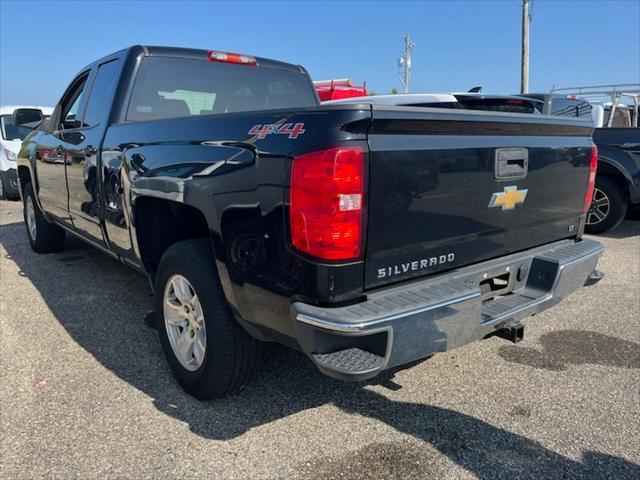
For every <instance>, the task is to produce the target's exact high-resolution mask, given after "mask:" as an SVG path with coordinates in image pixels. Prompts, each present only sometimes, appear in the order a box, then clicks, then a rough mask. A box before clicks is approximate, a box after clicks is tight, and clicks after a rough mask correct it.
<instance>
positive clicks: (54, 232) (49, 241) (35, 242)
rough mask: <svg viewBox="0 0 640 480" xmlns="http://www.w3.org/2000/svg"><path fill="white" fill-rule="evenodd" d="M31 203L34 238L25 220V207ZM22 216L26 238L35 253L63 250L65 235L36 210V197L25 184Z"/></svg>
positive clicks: (31, 188)
mask: <svg viewBox="0 0 640 480" xmlns="http://www.w3.org/2000/svg"><path fill="white" fill-rule="evenodd" d="M29 202H31V204H32V205H33V211H34V217H35V225H36V229H35V238H34V236H33V235H32V233H31V231H30V228H29V220H28V219H27V205H28V203H29ZM22 205H23V209H22V210H23V215H24V223H25V226H26V228H27V238H28V239H29V243H30V244H31V248H32V249H33V251H34V252H37V253H51V252H59V251H60V250H62V249H63V248H64V241H65V233H64V230H63V229H62V228H60V227H58V226H57V225H53V224H52V223H49V222H48V221H47V220H46V219H45V218H44V216H43V215H42V212H41V211H40V209H39V208H38V203H37V202H36V197H35V195H34V193H33V187H32V186H31V183H27V184H26V185H25V188H24V199H23V204H22Z"/></svg>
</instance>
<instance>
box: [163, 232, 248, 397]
mask: <svg viewBox="0 0 640 480" xmlns="http://www.w3.org/2000/svg"><path fill="white" fill-rule="evenodd" d="M155 297H156V298H155V311H156V319H157V327H158V333H159V335H160V341H161V343H162V348H163V350H164V353H165V356H166V358H167V363H168V364H169V367H170V368H171V371H172V373H173V375H174V376H175V378H176V380H177V381H178V383H180V385H181V386H182V387H183V388H184V389H185V390H186V391H187V392H189V393H190V394H192V395H193V396H195V397H197V398H199V399H201V400H207V399H210V398H216V397H222V396H224V395H227V394H229V393H231V392H233V391H234V390H237V389H238V388H240V387H242V386H243V385H244V384H245V383H246V381H247V380H248V378H249V376H250V374H251V372H252V370H253V366H254V361H255V350H256V345H255V340H254V339H253V338H251V337H250V336H249V335H248V334H247V333H246V332H245V331H244V330H243V329H242V327H241V326H240V325H239V324H238V322H237V321H236V320H235V319H234V318H233V314H232V313H231V309H230V308H229V305H228V304H227V302H226V299H225V297H224V293H223V291H222V286H221V285H220V280H219V279H218V275H217V271H216V265H215V258H214V256H213V251H212V248H211V245H210V243H209V241H208V240H186V241H183V242H178V243H175V244H173V245H172V246H171V247H169V248H168V249H167V251H166V252H165V253H164V255H163V256H162V259H161V260H160V265H159V267H158V272H157V273H156V277H155Z"/></svg>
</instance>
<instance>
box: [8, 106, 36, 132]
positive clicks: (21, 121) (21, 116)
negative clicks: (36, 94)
mask: <svg viewBox="0 0 640 480" xmlns="http://www.w3.org/2000/svg"><path fill="white" fill-rule="evenodd" d="M12 118H13V124H14V125H15V126H16V127H27V128H32V129H33V128H36V127H37V126H38V124H40V122H42V121H43V120H44V115H43V114H42V110H40V109H38V108H16V109H15V110H14V111H13V116H12Z"/></svg>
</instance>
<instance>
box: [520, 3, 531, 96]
mask: <svg viewBox="0 0 640 480" xmlns="http://www.w3.org/2000/svg"><path fill="white" fill-rule="evenodd" d="M530 23H531V16H529V0H522V57H521V75H520V93H527V92H528V91H529V24H530Z"/></svg>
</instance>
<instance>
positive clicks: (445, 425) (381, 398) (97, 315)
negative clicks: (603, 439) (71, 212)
mask: <svg viewBox="0 0 640 480" xmlns="http://www.w3.org/2000/svg"><path fill="white" fill-rule="evenodd" d="M2 240H3V241H2V243H3V247H4V248H5V249H6V250H7V255H6V257H7V258H5V259H3V261H13V262H15V264H16V265H17V266H18V267H19V269H20V274H21V275H22V276H25V277H27V278H28V279H29V280H30V281H31V282H32V284H33V285H34V286H35V288H37V290H38V291H39V293H40V295H41V296H42V298H43V299H44V301H45V302H46V304H47V306H48V308H49V309H50V311H51V312H52V314H53V315H54V316H55V318H56V319H57V321H58V322H59V323H60V325H61V326H62V327H64V329H65V330H66V332H67V333H68V334H69V335H70V336H71V337H72V338H73V340H74V341H76V342H77V343H78V344H79V345H80V346H81V347H82V348H84V349H85V350H86V351H87V352H89V353H90V354H91V355H92V356H93V357H94V358H95V359H96V360H97V361H98V362H100V363H101V364H102V365H103V366H104V367H105V368H107V369H109V370H110V371H111V372H113V373H114V374H115V375H117V376H118V377H119V378H120V379H122V380H123V381H125V382H127V383H129V384H131V385H132V386H133V387H135V388H137V389H139V390H140V391H142V392H144V393H145V394H147V395H149V396H150V397H151V398H153V403H154V405H155V406H156V408H157V409H158V410H159V411H160V412H163V413H165V414H166V415H168V416H170V417H172V418H174V419H176V420H178V421H181V422H185V423H186V424H188V425H189V427H190V429H191V431H192V432H193V433H195V434H197V435H200V436H202V437H204V438H208V439H212V440H229V439H233V438H236V437H238V436H241V435H243V434H245V433H246V432H248V431H250V430H251V429H254V428H258V427H260V426H264V425H267V424H269V423H271V422H274V421H277V420H282V419H285V418H287V417H289V416H291V415H295V414H297V413H300V412H303V411H306V410H309V409H314V408H318V407H322V406H325V405H334V406H336V407H338V408H340V409H341V410H342V411H343V412H344V413H346V414H350V415H357V416H361V417H366V418H370V419H375V420H378V421H380V422H382V423H384V424H386V425H388V426H390V427H391V428H393V429H395V430H397V431H398V432H402V433H404V434H406V435H410V436H412V437H414V438H416V439H419V440H421V441H423V442H425V443H426V444H427V445H430V446H432V447H433V448H436V449H437V450H439V451H440V452H441V453H443V454H444V455H446V456H447V457H448V458H449V459H450V460H451V461H453V462H455V463H456V464H458V465H460V466H461V467H463V468H464V469H466V470H468V471H470V472H472V473H473V474H475V475H476V476H477V477H478V478H481V479H490V478H532V479H533V478H640V466H639V465H636V464H634V463H631V462H628V461H626V460H624V459H621V458H617V457H613V456H609V455H605V454H601V453H598V452H587V453H585V455H584V457H583V459H582V461H575V460H572V459H570V458H568V457H565V456H563V455H559V454H557V453H555V452H553V451H552V450H549V449H547V448H545V447H544V446H543V445H541V444H540V443H538V442H536V441H533V440H530V439H528V438H526V437H524V436H521V435H518V434H515V433H512V432H509V431H507V430H504V429H502V428H499V427H496V426H493V425H491V424H489V423H487V422H484V421H482V420H480V419H477V418H474V417H472V416H470V415H466V414H464V413H460V412H456V411H454V410H451V409H447V408H441V407H437V406H433V405H427V404H420V403H412V402H402V401H396V400H393V399H392V398H389V397H393V393H392V392H389V393H388V394H385V395H383V394H381V393H379V392H380V391H382V390H381V388H380V386H377V385H376V384H383V385H385V384H386V385H390V386H393V382H392V376H393V372H391V373H388V374H386V375H385V376H383V377H381V378H379V379H378V380H376V382H371V383H369V384H348V383H342V382H338V381H336V380H332V379H330V378H327V377H325V376H324V375H322V374H320V373H319V372H318V371H317V369H316V368H315V367H314V366H313V365H311V363H310V362H309V361H308V360H307V359H306V357H305V356H304V355H302V354H300V353H298V352H295V351H291V350H288V349H286V348H284V347H280V346H276V345H265V346H263V347H262V348H261V352H260V361H259V365H258V369H257V370H258V371H257V373H256V375H255V377H254V379H253V381H252V383H251V384H250V386H248V387H247V388H246V389H245V390H243V391H241V392H239V393H237V394H235V395H233V396H231V397H228V398H225V399H222V400H218V401H212V402H199V401H197V400H195V399H194V398H192V397H190V396H188V395H187V394H185V393H184V392H183V391H182V390H181V389H180V388H179V387H178V386H177V384H176V383H175V382H174V380H173V378H172V377H171V375H170V373H169V371H168V368H167V367H166V364H165V360H164V358H163V355H162V351H161V348H160V345H159V342H158V339H157V333H156V332H155V331H154V330H152V329H150V328H149V327H147V326H146V325H145V323H144V317H145V315H146V314H147V313H148V312H149V310H150V308H151V297H150V294H149V288H148V285H147V280H146V278H145V277H144V276H142V275H140V274H138V273H136V272H134V271H133V270H131V269H129V268H127V267H125V266H123V265H120V264H119V263H117V262H116V261H114V260H112V259H110V258H108V257H107V256H105V255H102V254H101V253H99V252H97V251H94V250H93V249H91V248H86V247H84V245H83V244H81V243H80V242H79V241H77V240H71V241H70V242H69V248H68V249H67V250H66V251H64V252H62V253H59V254H52V255H42V256H36V254H35V253H33V252H32V251H31V249H30V248H29V245H28V242H27V240H26V237H25V233H24V225H23V224H22V223H12V224H9V225H4V226H3V227H2ZM132 339H135V340H134V341H132ZM332 441H336V442H340V441H341V440H340V439H339V438H334V439H332ZM374 441H375V439H373V438H372V442H374ZM425 451H427V450H425ZM375 452H376V450H375V449H373V450H371V452H370V455H371V458H370V459H368V460H370V461H376V462H393V461H394V459H393V458H385V457H384V456H383V457H380V456H375ZM424 455H428V453H425V454H424ZM374 456H375V458H374ZM348 458H349V454H348V453H345V458H338V459H336V461H337V465H340V462H346V461H348ZM300 460H301V462H302V461H303V460H304V456H301V459H300ZM365 460H366V459H364V457H363V461H365ZM430 462H431V460H430V459H429V458H428V457H426V456H425V458H424V461H421V462H420V463H421V465H422V466H420V465H418V466H416V467H415V468H416V471H415V472H414V473H415V475H416V476H417V477H421V476H424V473H425V470H424V468H426V466H427V465H428V464H429V463H430ZM365 464H366V463H365ZM341 473H342V472H341ZM340 476H341V477H342V478H348V477H344V476H343V475H342V474H341V475H340Z"/></svg>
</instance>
